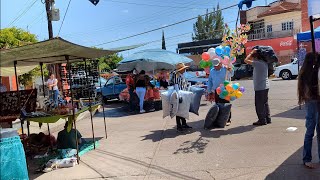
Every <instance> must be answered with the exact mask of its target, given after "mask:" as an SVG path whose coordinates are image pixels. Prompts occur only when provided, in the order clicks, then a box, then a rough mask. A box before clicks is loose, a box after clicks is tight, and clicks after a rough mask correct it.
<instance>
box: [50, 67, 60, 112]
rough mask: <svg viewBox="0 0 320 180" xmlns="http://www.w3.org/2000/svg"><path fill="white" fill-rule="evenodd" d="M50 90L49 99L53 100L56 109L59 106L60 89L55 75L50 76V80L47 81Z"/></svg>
mask: <svg viewBox="0 0 320 180" xmlns="http://www.w3.org/2000/svg"><path fill="white" fill-rule="evenodd" d="M47 83H48V89H49V97H50V99H52V100H53V102H54V104H55V107H57V106H58V95H59V88H58V80H57V79H56V78H55V76H54V74H53V73H51V74H50V78H49V79H48V81H47Z"/></svg>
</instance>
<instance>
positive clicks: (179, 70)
mask: <svg viewBox="0 0 320 180" xmlns="http://www.w3.org/2000/svg"><path fill="white" fill-rule="evenodd" d="M188 67H189V66H186V65H184V64H183V63H178V64H177V65H176V70H175V71H173V72H172V73H171V74H170V85H172V86H177V89H179V90H184V91H186V90H187V87H188V82H187V80H186V79H185V78H184V76H183V74H184V73H185V72H186V69H187V68H188ZM176 123H177V131H178V132H182V131H183V129H191V128H192V127H191V126H188V125H187V121H186V119H185V118H183V117H180V116H176Z"/></svg>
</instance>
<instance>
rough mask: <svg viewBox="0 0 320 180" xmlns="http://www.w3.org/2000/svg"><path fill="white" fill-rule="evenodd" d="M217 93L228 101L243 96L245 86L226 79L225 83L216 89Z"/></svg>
mask: <svg viewBox="0 0 320 180" xmlns="http://www.w3.org/2000/svg"><path fill="white" fill-rule="evenodd" d="M216 91H217V94H218V95H219V97H220V98H221V99H225V100H227V101H234V100H236V99H238V98H241V96H242V95H243V94H242V93H244V91H245V88H244V87H243V86H240V84H239V83H234V84H233V83H231V82H230V81H224V83H223V84H220V86H219V87H218V88H217V89H216Z"/></svg>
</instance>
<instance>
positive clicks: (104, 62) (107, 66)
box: [98, 53, 123, 71]
mask: <svg viewBox="0 0 320 180" xmlns="http://www.w3.org/2000/svg"><path fill="white" fill-rule="evenodd" d="M122 59H123V57H122V56H119V55H118V54H116V53H115V54H111V55H108V56H105V57H101V58H98V60H99V68H100V70H101V71H111V70H113V69H116V68H117V64H118V62H120V61H121V60H122Z"/></svg>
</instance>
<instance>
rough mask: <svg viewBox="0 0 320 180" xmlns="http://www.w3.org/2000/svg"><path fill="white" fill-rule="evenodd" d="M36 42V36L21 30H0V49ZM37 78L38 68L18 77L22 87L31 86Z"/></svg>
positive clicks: (39, 74) (45, 72)
mask: <svg viewBox="0 0 320 180" xmlns="http://www.w3.org/2000/svg"><path fill="white" fill-rule="evenodd" d="M36 42H38V40H37V37H36V35H35V34H31V33H29V32H27V31H25V30H23V29H20V28H16V27H12V28H5V29H1V30H0V49H9V48H14V47H18V46H23V45H27V44H33V43H36ZM43 69H44V75H47V74H48V71H46V68H45V67H44V68H43ZM39 76H41V73H40V66H38V67H36V68H35V69H33V70H32V71H30V72H28V73H26V74H23V75H20V76H19V82H20V83H21V84H22V85H24V86H28V85H32V81H33V78H34V77H39Z"/></svg>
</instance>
